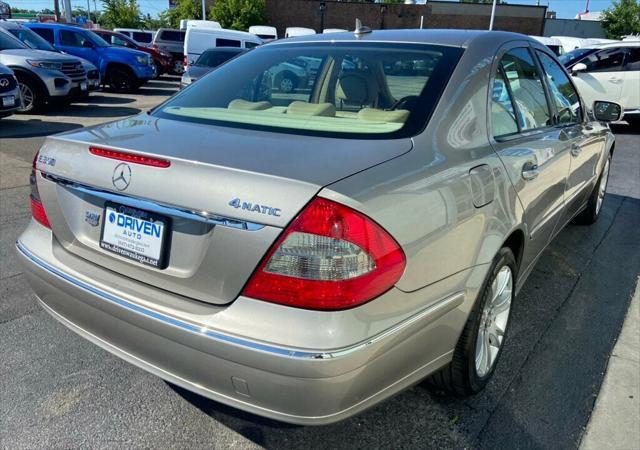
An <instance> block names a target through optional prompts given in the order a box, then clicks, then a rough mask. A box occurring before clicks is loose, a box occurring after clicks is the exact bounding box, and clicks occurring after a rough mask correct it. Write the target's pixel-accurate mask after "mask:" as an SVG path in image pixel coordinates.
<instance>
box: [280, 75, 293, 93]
mask: <svg viewBox="0 0 640 450" xmlns="http://www.w3.org/2000/svg"><path fill="white" fill-rule="evenodd" d="M280 91H282V92H291V91H293V80H292V79H291V78H283V79H282V80H280Z"/></svg>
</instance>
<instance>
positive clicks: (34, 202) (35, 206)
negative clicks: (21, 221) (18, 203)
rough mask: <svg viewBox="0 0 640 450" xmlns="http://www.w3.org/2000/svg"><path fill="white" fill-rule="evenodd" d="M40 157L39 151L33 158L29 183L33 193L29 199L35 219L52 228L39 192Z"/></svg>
mask: <svg viewBox="0 0 640 450" xmlns="http://www.w3.org/2000/svg"><path fill="white" fill-rule="evenodd" d="M37 159H38V153H36V156H34V158H33V164H32V165H31V175H30V176H29V184H30V186H31V194H30V195H29V201H30V203H31V215H32V216H33V218H34V219H36V220H37V221H38V222H40V223H41V224H42V225H44V226H45V227H47V228H51V224H50V223H49V218H48V217H47V212H46V211H45V210H44V206H43V205H42V200H40V192H38V184H37V181H36V176H37V173H38V172H37V171H36V170H37V169H36V161H37Z"/></svg>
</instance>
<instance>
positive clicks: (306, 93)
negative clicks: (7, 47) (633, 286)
mask: <svg viewBox="0 0 640 450" xmlns="http://www.w3.org/2000/svg"><path fill="white" fill-rule="evenodd" d="M309 61H313V62H314V64H313V67H314V70H309V71H308V73H307V77H306V79H305V80H306V81H305V83H300V84H299V85H298V86H296V88H295V89H293V90H291V91H287V92H283V91H279V90H278V87H277V84H274V83H273V80H272V79H271V76H270V74H271V73H272V70H271V69H272V68H273V67H276V66H279V65H281V64H283V63H289V64H298V65H300V66H301V67H309ZM619 117H620V107H619V105H616V104H614V103H609V102H604V101H602V102H596V103H595V105H585V104H584V103H583V102H582V101H581V99H580V95H579V93H578V92H577V91H576V89H575V86H574V84H573V82H572V80H571V76H569V75H568V74H567V72H566V71H565V70H564V69H563V67H562V65H561V64H559V63H558V62H557V60H556V58H555V56H554V55H553V53H552V52H551V51H550V50H549V49H548V48H546V47H545V46H543V45H541V44H539V43H538V42H537V41H534V40H532V39H530V38H528V37H525V36H522V35H518V34H512V33H503V32H482V31H452V30H450V31H438V30H429V31H427V30H402V31H374V32H370V31H369V30H366V29H359V30H358V32H356V33H342V34H331V35H318V36H304V37H300V38H297V39H293V40H291V39H288V40H283V41H278V42H274V43H271V44H269V45H266V46H264V47H261V48H257V49H255V50H253V51H251V52H248V53H247V54H245V55H241V56H240V57H238V58H236V59H234V60H232V61H231V62H229V63H227V64H225V65H223V66H221V67H220V68H218V69H216V70H214V71H212V72H210V73H209V74H208V75H207V76H205V77H204V78H202V79H201V80H200V81H199V82H198V83H196V84H194V85H192V86H190V87H188V88H187V89H185V90H184V91H182V92H180V93H179V94H177V95H175V96H174V97H172V98H170V99H169V100H168V101H167V102H165V103H163V104H162V105H160V106H158V107H157V108H155V109H154V110H152V111H150V112H149V113H144V114H140V115H137V116H134V117H131V118H128V119H125V120H120V121H116V122H112V123H108V124H105V125H101V126H95V127H89V128H83V129H81V130H77V131H71V132H68V133H64V134H60V135H57V136H54V137H51V138H48V139H47V140H46V141H45V143H44V144H43V146H42V148H41V149H40V151H39V153H38V154H37V155H36V158H35V160H34V163H33V173H32V176H31V186H32V191H31V197H30V201H31V208H32V212H33V220H32V221H31V223H30V224H29V226H28V228H27V229H26V230H25V231H24V233H23V234H22V235H21V236H20V238H19V240H18V242H17V249H18V253H19V255H20V259H21V261H22V262H23V263H24V265H25V267H26V271H27V272H28V274H29V278H30V282H31V285H32V286H33V289H34V291H35V292H36V294H37V296H38V298H39V300H40V302H41V304H42V307H43V308H44V309H45V310H47V311H48V312H49V313H51V315H53V316H54V317H55V318H56V319H58V320H59V321H61V322H62V323H63V324H65V325H66V326H68V327H69V328H71V329H72V330H74V331H75V332H77V333H79V334H80V335H82V336H84V337H85V338H87V339H88V340H90V341H91V342H93V343H95V344H97V345H99V346H101V347H102V348H104V349H106V350H108V351H110V352H112V353H114V354H115V355H118V356H120V357H121V358H123V359H125V360H127V361H129V362H131V363H133V364H135V365H137V366H139V367H141V368H143V369H145V370H148V371H149V372H151V373H153V374H156V375H158V376H160V377H162V378H164V379H165V380H168V381H170V382H171V383H174V384H177V385H179V386H182V387H184V388H186V389H189V390H191V391H194V392H197V393H199V394H202V395H204V396H206V397H209V398H211V399H214V400H217V401H219V402H221V403H225V404H228V405H232V406H234V407H237V408H240V409H243V410H246V411H250V412H252V413H255V414H259V415H263V416H267V417H270V418H274V419H278V420H282V421H286V422H292V423H298V424H326V423H330V422H335V421H338V420H341V419H344V418H346V417H349V416H351V415H353V414H356V413H358V412H360V411H362V410H364V409H365V408H368V407H370V406H372V405H375V404H376V403H378V402H380V401H381V400H383V399H385V398H387V397H389V396H391V395H394V394H396V393H397V392H399V391H400V390H402V389H405V388H407V387H409V386H411V385H413V384H415V383H418V382H420V381H421V380H423V379H425V378H427V377H428V379H429V382H430V383H432V384H433V385H436V386H438V387H439V388H443V389H446V390H448V391H450V392H452V393H455V394H473V393H475V392H478V391H479V390H481V389H482V388H483V387H484V386H485V385H486V384H487V382H488V380H489V379H490V378H491V375H492V374H493V372H494V370H495V368H496V362H497V361H498V358H499V356H500V351H501V349H502V348H503V347H504V343H505V339H506V338H507V336H508V328H509V327H508V325H509V312H510V309H511V305H512V303H513V302H514V301H516V294H517V292H518V290H519V289H520V288H521V287H522V285H523V283H524V282H525V280H526V278H527V275H528V274H529V273H530V272H531V270H532V268H533V266H534V264H535V263H536V260H537V258H538V257H539V256H540V254H541V252H542V251H543V250H544V248H545V246H546V245H547V244H548V243H549V242H550V240H551V239H552V238H553V237H554V236H555V235H556V234H557V233H558V232H559V231H560V230H561V229H562V228H563V227H564V226H565V225H566V224H568V223H569V222H571V221H578V222H582V223H592V222H594V221H595V220H596V219H597V218H598V214H599V213H600V210H601V206H602V202H603V199H604V195H605V188H606V185H607V176H608V173H609V163H610V161H611V156H612V153H613V147H614V136H613V135H612V133H611V131H610V130H609V128H608V125H607V124H606V123H605V122H606V121H611V120H617V119H619Z"/></svg>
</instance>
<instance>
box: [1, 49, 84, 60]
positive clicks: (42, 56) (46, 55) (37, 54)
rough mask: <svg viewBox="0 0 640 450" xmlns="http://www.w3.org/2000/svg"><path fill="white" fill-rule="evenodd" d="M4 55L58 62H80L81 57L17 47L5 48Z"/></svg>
mask: <svg viewBox="0 0 640 450" xmlns="http://www.w3.org/2000/svg"><path fill="white" fill-rule="evenodd" d="M2 54H3V55H11V56H19V57H23V58H28V59H37V60H46V61H58V62H79V61H80V59H79V58H76V57H75V56H69V55H65V54H63V53H56V52H50V51H46V50H32V49H29V48H17V49H13V50H3V51H2Z"/></svg>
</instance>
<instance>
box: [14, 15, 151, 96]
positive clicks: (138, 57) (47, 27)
mask: <svg viewBox="0 0 640 450" xmlns="http://www.w3.org/2000/svg"><path fill="white" fill-rule="evenodd" d="M24 25H25V26H26V27H28V28H30V29H32V30H33V31H35V32H36V33H38V34H39V35H40V36H42V37H43V38H44V39H46V40H47V41H49V42H50V43H51V44H53V45H54V46H55V47H56V48H57V49H58V50H61V51H63V52H65V53H68V54H70V55H75V56H78V57H80V58H84V59H86V60H88V61H90V62H91V63H92V64H93V65H94V66H96V67H97V68H98V70H100V76H101V78H102V80H103V81H104V83H105V84H108V85H109V86H110V87H111V89H112V90H113V91H115V92H133V91H135V90H136V89H138V88H139V87H140V86H141V85H142V84H144V83H145V82H146V81H148V80H150V79H151V78H153V75H154V73H153V65H152V62H153V61H152V60H151V58H150V57H149V55H148V54H147V53H144V52H141V51H138V50H132V49H128V48H122V47H115V46H112V45H111V44H109V43H107V42H106V41H105V40H104V39H102V38H101V37H100V36H98V35H97V34H95V33H93V32H91V31H90V30H86V29H84V28H79V27H75V26H72V25H61V24H50V23H27V24H24Z"/></svg>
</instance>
